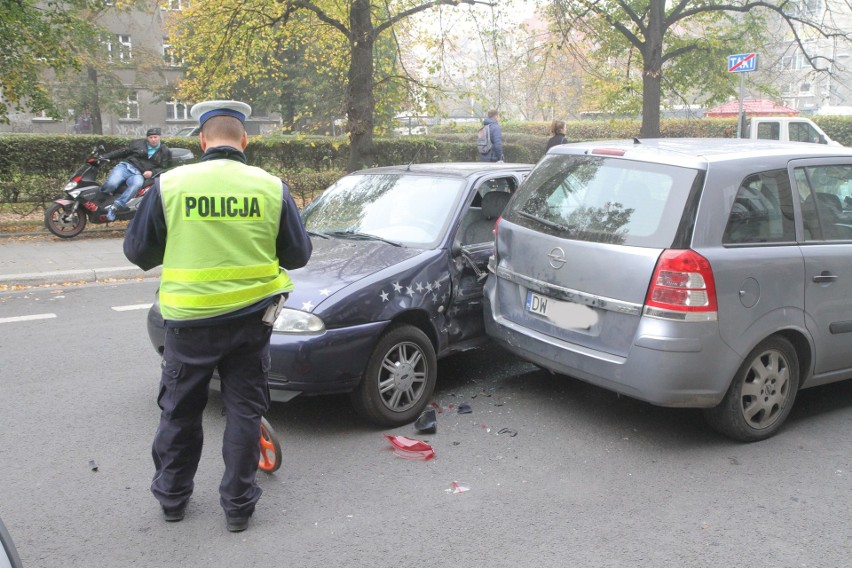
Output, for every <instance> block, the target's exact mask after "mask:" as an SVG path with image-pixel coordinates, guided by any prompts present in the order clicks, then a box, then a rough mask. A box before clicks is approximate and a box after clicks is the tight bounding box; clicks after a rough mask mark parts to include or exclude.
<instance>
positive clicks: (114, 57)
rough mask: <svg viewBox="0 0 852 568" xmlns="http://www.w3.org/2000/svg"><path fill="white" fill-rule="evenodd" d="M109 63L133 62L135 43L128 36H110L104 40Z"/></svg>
mask: <svg viewBox="0 0 852 568" xmlns="http://www.w3.org/2000/svg"><path fill="white" fill-rule="evenodd" d="M104 47H105V48H106V52H107V61H109V62H110V63H130V62H131V61H132V60H133V43H132V41H131V40H130V35H128V34H117V35H116V36H115V37H113V36H108V37H107V38H106V40H104Z"/></svg>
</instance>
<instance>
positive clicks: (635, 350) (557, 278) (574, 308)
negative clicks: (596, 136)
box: [485, 139, 852, 441]
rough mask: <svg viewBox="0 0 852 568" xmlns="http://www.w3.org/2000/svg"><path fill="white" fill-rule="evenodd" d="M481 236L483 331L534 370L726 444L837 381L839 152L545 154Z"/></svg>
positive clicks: (849, 254)
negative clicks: (661, 410)
mask: <svg viewBox="0 0 852 568" xmlns="http://www.w3.org/2000/svg"><path fill="white" fill-rule="evenodd" d="M495 233H496V247H495V249H494V256H493V257H492V258H491V261H490V263H489V270H490V274H489V277H488V281H487V283H486V286H485V319H486V324H485V325H486V331H487V333H488V334H489V335H490V336H491V337H492V338H493V339H494V340H496V341H497V342H498V343H499V344H501V345H502V346H503V347H505V348H506V349H508V350H510V351H512V352H514V353H516V354H518V355H520V356H522V357H524V358H526V359H527V360H529V361H531V362H533V363H535V364H537V365H539V366H541V367H544V368H546V369H549V370H551V371H554V372H556V373H561V374H566V375H571V376H573V377H576V378H579V379H582V380H584V381H588V382H590V383H593V384H595V385H598V386H601V387H604V388H607V389H611V390H613V391H616V392H619V393H622V394H625V395H628V396H631V397H634V398H637V399H641V400H644V401H647V402H650V403H653V404H656V405H661V406H671V407H692V408H703V409H704V413H705V415H706V417H707V419H708V421H709V423H710V425H711V426H712V427H714V428H715V429H717V430H718V431H720V432H722V433H724V434H726V435H728V436H730V437H732V438H734V439H737V440H742V441H756V440H762V439H765V438H768V437H770V436H772V435H773V434H774V433H775V432H776V431H777V430H778V429H779V428H780V427H781V425H782V423H783V422H784V420H785V419H786V417H787V415H788V414H789V413H790V409H791V408H792V406H793V402H794V401H795V399H796V393H797V391H798V389H800V388H805V387H811V386H816V385H822V384H826V383H830V382H834V381H838V380H843V379H848V378H852V149H849V148H842V147H827V146H822V145H815V144H800V143H786V142H766V141H759V140H756V141H749V140H726V139H658V140H638V139H635V140H632V141H630V140H623V141H600V142H587V143H581V144H567V145H562V146H557V147H556V148H554V149H552V150H550V152H549V153H548V154H547V155H546V156H545V157H544V158H543V159H542V160H541V162H539V164H538V165H537V166H536V168H535V169H534V170H533V172H532V173H531V174H530V176H529V177H528V178H527V180H526V181H525V182H524V184H523V185H522V186H521V187H520V188H519V189H518V191H517V192H516V194H515V196H514V197H513V198H512V200H511V201H510V203H509V204H508V206H507V207H506V209H505V211H504V212H503V216H502V218H500V219H499V220H498V222H497V225H496V228H495Z"/></svg>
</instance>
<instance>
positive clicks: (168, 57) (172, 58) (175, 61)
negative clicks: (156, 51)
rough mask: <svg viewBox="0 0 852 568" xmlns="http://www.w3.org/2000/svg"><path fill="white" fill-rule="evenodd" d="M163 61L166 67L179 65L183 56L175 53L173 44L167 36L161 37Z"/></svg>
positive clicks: (181, 63)
mask: <svg viewBox="0 0 852 568" xmlns="http://www.w3.org/2000/svg"><path fill="white" fill-rule="evenodd" d="M163 61H164V62H165V64H166V65H167V66H168V67H180V66H182V65H183V58H179V57H177V56H176V55H175V46H173V45H172V44H171V43H169V38H167V37H164V38H163Z"/></svg>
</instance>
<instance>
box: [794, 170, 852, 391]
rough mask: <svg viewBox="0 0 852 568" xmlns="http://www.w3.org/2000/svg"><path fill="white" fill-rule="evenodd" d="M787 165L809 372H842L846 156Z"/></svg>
mask: <svg viewBox="0 0 852 568" xmlns="http://www.w3.org/2000/svg"><path fill="white" fill-rule="evenodd" d="M791 170H792V176H793V179H794V180H795V181H794V183H795V184H796V189H797V190H798V197H799V209H800V211H801V220H802V231H801V232H802V234H803V236H804V240H803V242H802V244H801V250H802V254H803V256H804V258H805V313H806V317H805V324H806V325H807V327H808V331H810V333H811V335H812V336H813V339H814V347H815V357H814V372H815V374H816V375H824V374H826V373H835V374H836V373H840V374H843V373H844V371H847V372H848V371H849V370H852V211H849V210H844V209H843V204H844V202H845V196H847V195H850V194H852V160H850V159H849V158H846V159H820V160H809V161H804V160H800V161H796V162H793V163H792V165H791ZM794 195H795V193H794ZM822 379H824V380H830V379H831V376H826V377H823V378H822ZM816 382H822V381H821V377H819V376H818V377H816Z"/></svg>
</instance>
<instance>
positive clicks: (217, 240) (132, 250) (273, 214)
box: [124, 101, 312, 532]
mask: <svg viewBox="0 0 852 568" xmlns="http://www.w3.org/2000/svg"><path fill="white" fill-rule="evenodd" d="M190 113H191V114H192V116H193V118H197V119H198V121H199V123H200V125H201V132H200V134H199V137H200V142H201V148H202V150H203V151H204V155H203V156H202V158H201V160H200V162H199V163H196V164H190V165H185V166H181V167H178V168H175V169H173V170H171V171H168V172H166V173H164V174H163V175H161V176H160V178H159V179H158V180H157V181H156V183H155V184H154V186H153V187H152V189H151V190H149V192H148V194H147V195H146V197H145V199H144V200H142V204H141V206H140V207H139V210H138V212H137V214H136V218H135V219H134V220H133V221H132V222H131V224H130V226H129V227H128V229H127V233H126V236H125V240H124V254H125V256H127V258H128V259H129V260H130V261H131V262H133V263H135V264H136V265H138V266H139V267H140V268H142V269H143V270H149V269H151V268H153V267H155V266H158V265H160V264H162V265H163V269H162V275H161V281H160V291H159V301H160V310H161V311H162V314H163V318H164V320H165V324H166V340H165V351H164V353H163V363H162V375H161V380H160V393H159V397H158V398H157V403H158V404H159V406H160V409H161V410H162V412H161V414H160V425H159V428H158V429H157V433H156V434H155V436H154V444H153V448H152V455H153V458H154V466H155V469H156V472H155V475H154V480H153V482H152V483H151V491H152V492H153V493H154V496H155V497H156V498H157V500H158V501H159V502H160V504H161V505H162V508H163V513H164V516H165V519H166V520H167V521H180V520H182V519H183V517H184V514H185V511H186V506H187V502H188V501H189V497H190V495H191V494H192V490H193V478H194V476H195V472H196V469H197V468H198V462H199V459H200V457H201V445H202V439H203V433H202V428H201V418H202V413H203V411H204V407H205V405H206V404H207V396H208V387H209V383H210V378H211V376H212V374H213V372H214V370H216V369H218V372H219V376H220V377H221V381H222V383H221V384H222V401H223V403H224V406H225V414H226V417H227V424H226V426H225V434H224V439H223V442H222V457H223V459H224V462H225V473H224V475H223V477H222V482H221V484H220V486H219V495H220V503H221V505H222V508H223V509H224V510H225V518H226V523H227V528H228V530H229V531H231V532H239V531H243V530H245V529H246V528H247V527H248V524H249V518H250V517H251V515H252V513H253V512H254V508H255V504H256V503H257V501H258V499H260V494H261V489H260V487H258V485H257V483H256V481H255V475H256V473H257V467H258V460H259V453H260V449H259V445H258V441H259V439H260V419H261V416H262V415H263V414H264V412H266V410H267V408H268V406H269V390H268V387H267V375H268V372H269V362H270V359H269V339H270V336H271V332H272V327H271V322H272V321H273V320H274V317H275V315H276V313H277V312H276V308H279V307H280V301H283V299H284V298H286V296H287V293H288V292H289V291H290V290H292V289H293V283H292V282H291V281H290V278H289V276H288V275H287V273H286V271H284V270H282V268H280V267H283V268H286V269H293V268H299V267H301V266H304V265H305V264H306V263H307V262H308V259H309V258H310V255H311V251H312V247H311V241H310V239H309V237H308V235H307V233H306V232H305V228H304V226H303V225H302V222H301V220H300V218H299V213H298V209H297V207H296V204H295V202H294V201H293V198H292V196H291V195H290V192H289V188H288V187H287V184H285V183H283V182H282V181H281V180H280V179H278V178H277V177H275V176H272V175H271V174H269V173H267V172H265V171H264V170H262V169H260V168H256V167H252V166H248V165H246V158H245V155H244V154H243V150H245V148H246V144H247V143H248V138H247V136H246V131H245V128H244V124H243V123H244V122H245V120H246V118H248V116H249V115H250V114H251V107H249V105H247V104H245V103H242V102H237V101H207V102H203V103H198V104H196V105H195V106H193V107H192V109H191V111H190Z"/></svg>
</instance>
